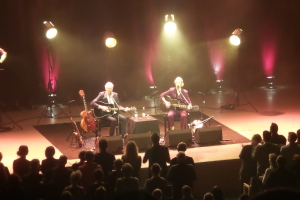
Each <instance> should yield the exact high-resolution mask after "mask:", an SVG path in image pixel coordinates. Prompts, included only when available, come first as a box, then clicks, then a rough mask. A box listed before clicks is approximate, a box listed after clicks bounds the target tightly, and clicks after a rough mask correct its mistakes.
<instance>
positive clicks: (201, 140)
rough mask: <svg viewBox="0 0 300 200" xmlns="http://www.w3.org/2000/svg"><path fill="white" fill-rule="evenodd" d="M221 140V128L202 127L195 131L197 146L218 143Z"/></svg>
mask: <svg viewBox="0 0 300 200" xmlns="http://www.w3.org/2000/svg"><path fill="white" fill-rule="evenodd" d="M222 139H223V136H222V127H221V126H216V127H202V128H197V129H196V131H195V142H196V143H198V144H209V143H211V144H212V143H219V142H220V141H221V140H222Z"/></svg>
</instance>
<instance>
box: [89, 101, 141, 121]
mask: <svg viewBox="0 0 300 200" xmlns="http://www.w3.org/2000/svg"><path fill="white" fill-rule="evenodd" d="M97 104H99V105H101V106H106V107H109V108H110V110H109V111H103V110H101V109H98V108H94V117H96V118H102V117H106V116H110V115H113V114H114V112H119V111H120V110H121V111H123V110H124V108H121V109H120V110H119V109H118V108H116V107H115V106H114V105H113V104H109V103H106V102H103V101H97ZM128 110H130V111H136V108H135V107H131V108H128Z"/></svg>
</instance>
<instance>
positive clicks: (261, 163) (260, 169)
mask: <svg viewBox="0 0 300 200" xmlns="http://www.w3.org/2000/svg"><path fill="white" fill-rule="evenodd" d="M263 140H264V144H263V145H258V146H256V148H255V149H254V153H253V159H254V160H255V161H257V175H258V176H262V175H263V174H264V172H265V171H266V169H267V168H268V167H269V154H270V153H275V154H276V155H279V153H280V147H279V146H278V145H276V144H273V143H271V133H270V132H269V131H264V132H263Z"/></svg>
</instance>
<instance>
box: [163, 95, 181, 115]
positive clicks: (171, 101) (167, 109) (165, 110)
mask: <svg viewBox="0 0 300 200" xmlns="http://www.w3.org/2000/svg"><path fill="white" fill-rule="evenodd" d="M165 99H166V100H167V101H169V102H170V103H171V107H170V108H167V106H166V105H165V103H164V101H163V100H162V99H160V100H159V108H160V110H161V111H162V112H168V111H169V110H176V108H175V107H173V106H172V104H180V103H179V101H178V100H177V99H172V98H171V97H170V96H166V97H165Z"/></svg>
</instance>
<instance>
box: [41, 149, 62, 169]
mask: <svg viewBox="0 0 300 200" xmlns="http://www.w3.org/2000/svg"><path fill="white" fill-rule="evenodd" d="M54 154H55V149H54V147H53V146H48V147H47V148H46V150H45V156H46V159H44V160H42V164H41V171H42V173H43V174H46V173H47V172H49V171H51V170H52V169H53V168H54V167H56V166H57V165H58V160H57V159H55V158H54Z"/></svg>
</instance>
